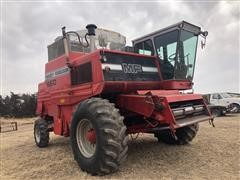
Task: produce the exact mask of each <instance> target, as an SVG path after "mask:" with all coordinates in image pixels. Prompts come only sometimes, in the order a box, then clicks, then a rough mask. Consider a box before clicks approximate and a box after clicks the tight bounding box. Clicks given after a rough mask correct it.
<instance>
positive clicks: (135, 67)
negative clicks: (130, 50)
mask: <svg viewBox="0 0 240 180" xmlns="http://www.w3.org/2000/svg"><path fill="white" fill-rule="evenodd" d="M122 68H123V72H124V73H131V74H136V73H139V72H142V71H143V70H142V66H141V65H139V64H126V63H122Z"/></svg>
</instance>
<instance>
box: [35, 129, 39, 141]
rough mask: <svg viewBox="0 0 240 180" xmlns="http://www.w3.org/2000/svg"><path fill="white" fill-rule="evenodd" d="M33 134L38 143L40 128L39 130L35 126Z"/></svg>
mask: <svg viewBox="0 0 240 180" xmlns="http://www.w3.org/2000/svg"><path fill="white" fill-rule="evenodd" d="M34 135H35V139H36V141H37V143H39V142H40V130H39V128H37V127H36V128H35V133H34Z"/></svg>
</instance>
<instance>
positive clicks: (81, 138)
mask: <svg viewBox="0 0 240 180" xmlns="http://www.w3.org/2000/svg"><path fill="white" fill-rule="evenodd" d="M92 129H93V128H92V124H91V122H90V121H89V120H88V119H81V120H80V121H79V122H78V125H77V130H76V139H77V144H78V148H79V150H80V151H81V153H82V154H83V156H85V157H87V158H90V157H92V156H93V154H94V153H95V150H96V144H95V143H91V142H90V141H89V140H88V139H87V133H88V132H89V131H91V130H92Z"/></svg>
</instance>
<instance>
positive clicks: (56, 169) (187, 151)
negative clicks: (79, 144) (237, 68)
mask: <svg viewBox="0 0 240 180" xmlns="http://www.w3.org/2000/svg"><path fill="white" fill-rule="evenodd" d="M17 121H18V122H19V124H21V125H20V126H19V130H18V131H13V132H8V133H1V134H0V135H1V171H0V173H1V178H0V179H68V178H69V179H106V178H108V179H109V178H114V179H129V178H130V179H150V178H151V179H159V178H161V179H240V174H239V173H240V167H239V164H240V161H239V157H240V156H239V152H240V151H239V150H240V149H239V148H240V139H239V128H240V124H239V123H240V115H231V116H226V117H221V118H216V120H215V124H216V128H212V127H211V126H210V125H209V124H208V122H205V123H202V124H201V125H200V131H199V133H198V135H197V137H196V138H195V139H194V140H193V142H192V143H191V144H190V145H186V146H169V145H165V144H162V143H158V142H157V141H156V139H155V138H153V136H152V135H140V137H139V138H138V139H137V140H135V141H130V143H129V156H128V159H127V161H126V162H125V163H124V164H123V165H122V166H121V167H120V169H119V171H118V172H116V173H114V174H111V175H107V176H104V177H93V176H90V175H88V174H86V173H84V172H82V171H81V170H80V169H79V167H78V165H77V163H76V162H75V161H74V159H73V155H72V152H71V147H70V143H69V138H64V137H59V136H55V135H53V134H52V135H51V142H50V146H49V147H48V148H44V149H39V148H37V147H36V146H35V144H34V140H33V125H32V124H25V122H33V119H24V120H17Z"/></svg>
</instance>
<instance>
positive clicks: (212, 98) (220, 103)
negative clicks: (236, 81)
mask: <svg viewBox="0 0 240 180" xmlns="http://www.w3.org/2000/svg"><path fill="white" fill-rule="evenodd" d="M203 96H204V98H205V100H206V102H207V103H208V104H209V105H210V106H211V107H210V106H209V108H210V109H212V110H214V111H215V112H216V113H215V114H216V115H217V116H220V115H221V114H222V115H224V114H226V112H227V113H237V112H240V98H238V97H233V96H231V95H230V94H228V93H212V94H205V95H203ZM222 110H223V111H226V112H225V113H224V112H223V113H220V111H222ZM219 113H220V114H219Z"/></svg>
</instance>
